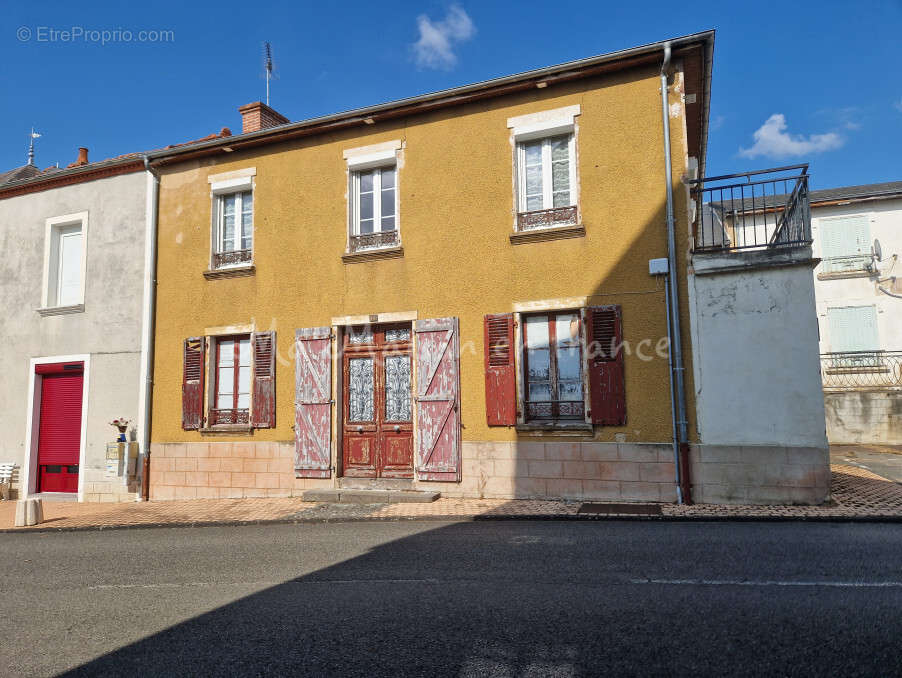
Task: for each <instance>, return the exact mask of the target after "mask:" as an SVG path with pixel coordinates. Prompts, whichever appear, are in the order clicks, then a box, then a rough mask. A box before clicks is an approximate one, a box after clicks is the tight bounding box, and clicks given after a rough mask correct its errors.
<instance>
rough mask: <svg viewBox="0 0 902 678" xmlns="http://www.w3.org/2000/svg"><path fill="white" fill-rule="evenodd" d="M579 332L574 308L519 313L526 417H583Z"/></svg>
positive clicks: (549, 419)
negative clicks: (529, 313) (521, 322)
mask: <svg viewBox="0 0 902 678" xmlns="http://www.w3.org/2000/svg"><path fill="white" fill-rule="evenodd" d="M580 336H581V335H580V314H579V312H578V311H575V310H574V311H555V312H547V313H537V314H531V315H524V316H523V368H524V393H525V396H526V403H525V416H526V421H528V422H558V421H584V419H585V399H584V395H583V361H582V345H581V340H580Z"/></svg>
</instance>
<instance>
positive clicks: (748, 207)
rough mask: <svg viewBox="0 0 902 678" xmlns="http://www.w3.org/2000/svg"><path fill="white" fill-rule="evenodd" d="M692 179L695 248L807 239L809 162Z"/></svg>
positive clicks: (731, 247) (783, 243)
mask: <svg viewBox="0 0 902 678" xmlns="http://www.w3.org/2000/svg"><path fill="white" fill-rule="evenodd" d="M690 184H691V195H692V199H693V200H694V201H695V205H696V213H695V224H694V234H695V247H694V249H695V251H696V252H700V251H718V250H719V251H724V250H726V251H732V250H744V249H764V248H774V247H801V246H804V245H809V244H811V208H810V204H809V200H808V165H807V164H806V165H791V166H788V167H775V168H773V169H766V170H758V171H756V172H746V173H744V174H726V175H723V176H719V177H706V178H704V179H694V180H692V181H690ZM699 206H700V207H699Z"/></svg>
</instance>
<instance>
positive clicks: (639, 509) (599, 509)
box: [579, 504, 661, 516]
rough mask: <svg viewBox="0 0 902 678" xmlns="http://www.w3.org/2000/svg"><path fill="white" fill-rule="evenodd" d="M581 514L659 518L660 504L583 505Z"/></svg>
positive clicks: (580, 508) (580, 510)
mask: <svg viewBox="0 0 902 678" xmlns="http://www.w3.org/2000/svg"><path fill="white" fill-rule="evenodd" d="M579 513H594V514H596V515H604V516H612V515H625V516H659V515H661V505H660V504H583V505H582V506H580V507H579Z"/></svg>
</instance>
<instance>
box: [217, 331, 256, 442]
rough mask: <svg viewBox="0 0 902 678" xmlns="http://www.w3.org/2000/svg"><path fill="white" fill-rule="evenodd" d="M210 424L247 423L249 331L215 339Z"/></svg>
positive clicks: (249, 375) (248, 402)
mask: <svg viewBox="0 0 902 678" xmlns="http://www.w3.org/2000/svg"><path fill="white" fill-rule="evenodd" d="M214 376H215V380H216V382H215V399H214V403H215V405H214V408H213V410H212V412H211V414H212V417H211V419H212V422H211V423H212V424H213V425H215V424H247V423H248V422H249V421H250V403H251V338H250V335H248V334H245V335H239V336H234V337H221V338H217V339H216V371H215V375H214Z"/></svg>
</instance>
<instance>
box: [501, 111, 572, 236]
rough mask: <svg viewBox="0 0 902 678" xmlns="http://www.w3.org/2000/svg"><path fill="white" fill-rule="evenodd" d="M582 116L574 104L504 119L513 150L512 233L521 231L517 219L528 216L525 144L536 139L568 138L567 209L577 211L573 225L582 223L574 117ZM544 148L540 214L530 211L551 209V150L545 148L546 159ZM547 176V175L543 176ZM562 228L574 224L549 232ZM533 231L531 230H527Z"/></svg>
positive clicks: (554, 225) (552, 201)
mask: <svg viewBox="0 0 902 678" xmlns="http://www.w3.org/2000/svg"><path fill="white" fill-rule="evenodd" d="M581 113H582V107H581V106H580V104H574V105H571V106H562V107H561V108H554V109H550V110H545V111H538V112H536V113H527V114H525V115H518V116H514V117H511V118H508V119H507V127H508V129H509V130H510V141H511V146H512V147H513V158H512V164H513V173H512V184H513V199H514V203H513V204H514V210H513V217H514V220H513V230H514V232H519V231H520V230H521V229H520V227H519V215H520V214H527V213H528V212H527V210H526V190H525V187H526V158H525V155H526V152H525V150H524V144H525V143H527V142H530V141H536V140H539V139H543V140H544V139H550V138H552V137H558V136H563V135H565V134H569V135H570V139H569V154H570V205H569V206H575V207H576V219H575V221H576V224H579V222H580V219H581V216H580V215H581V213H580V209H579V198H580V190H579V145H578V140H579V125H578V124H577V120H576V119H577V117H578V116H579V115H580V114H581ZM545 153H546V148H545V147H543V157H542V173H543V180H542V192H543V198H542V202H543V207H542V210H533V211H544V210H549V209H553V203H554V198H553V195H552V193H553V191H552V188H551V184H552V182H551V158H550V153H551V150H550V146H547V153H548V156H547V157H546V155H545ZM546 173H547V174H546ZM561 225H570V226H572V225H575V224H553V225H552V226H551V228H554V227H557V226H561ZM530 230H532V229H530Z"/></svg>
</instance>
